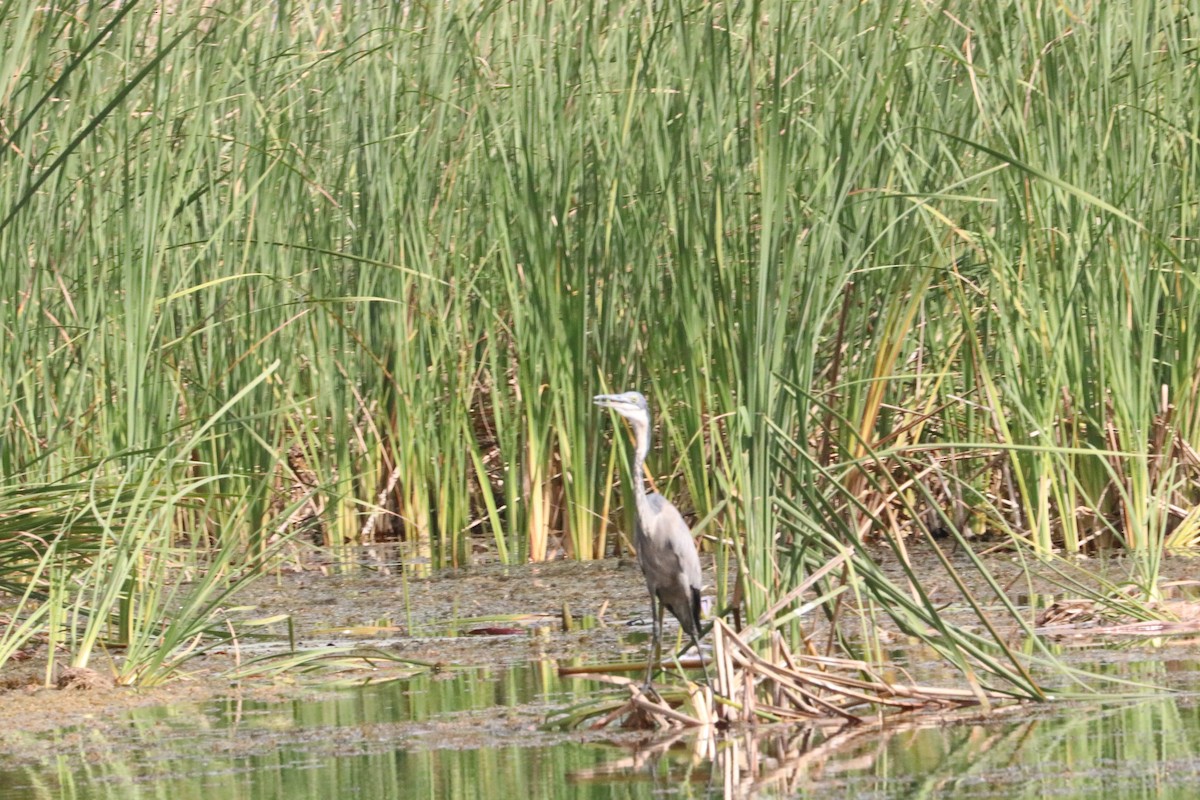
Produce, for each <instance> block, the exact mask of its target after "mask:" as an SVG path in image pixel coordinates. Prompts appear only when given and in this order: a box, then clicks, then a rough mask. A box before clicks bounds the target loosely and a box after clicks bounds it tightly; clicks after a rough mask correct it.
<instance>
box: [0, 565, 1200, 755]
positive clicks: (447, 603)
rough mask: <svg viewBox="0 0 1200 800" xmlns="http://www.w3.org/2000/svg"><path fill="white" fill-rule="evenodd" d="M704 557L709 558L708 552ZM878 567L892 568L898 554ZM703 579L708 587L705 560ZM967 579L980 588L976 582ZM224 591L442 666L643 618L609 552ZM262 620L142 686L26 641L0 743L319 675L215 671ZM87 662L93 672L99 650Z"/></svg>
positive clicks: (630, 629)
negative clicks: (60, 685)
mask: <svg viewBox="0 0 1200 800" xmlns="http://www.w3.org/2000/svg"><path fill="white" fill-rule="evenodd" d="M879 557H880V560H881V561H882V562H883V563H885V564H887V563H888V559H889V558H890V556H889V555H888V554H885V553H882V552H881V553H880V554H879ZM914 557H915V558H921V559H924V560H929V561H930V564H928V565H927V566H928V567H929V569H928V572H927V573H922V574H930V575H933V574H936V573H937V572H938V571H939V570H940V568H935V566H934V565H933V563H932V559H931V558H930V554H923V555H922V554H914ZM951 558H952V560H953V561H954V562H955V564H956V566H957V567H958V568H960V569H962V570H963V571H964V574H967V575H969V574H971V572H970V569H969V564H968V561H967V559H966V558H965V556H964V554H962V553H957V554H955V553H951ZM704 560H705V562H706V566H707V567H708V568H709V569H710V570H711V560H710V559H708V558H705V559H704ZM1195 563H1196V562H1195V560H1194V559H1191V558H1175V559H1170V560H1168V561H1167V562H1166V563H1165V565H1164V568H1163V573H1164V576H1165V578H1164V579H1165V580H1171V579H1186V578H1189V577H1190V576H1191V575H1192V574H1193V573H1194V565H1195ZM1096 566H1097V565H1096V564H1095V563H1092V564H1089V565H1088V567H1089V569H1094V568H1095V567H1096ZM989 568H990V569H992V571H993V574H994V575H995V577H996V579H997V581H998V582H999V583H1000V585H1001V586H1003V587H1004V588H1005V589H1006V591H1007V592H1008V594H1009V595H1010V597H1012V598H1014V599H1015V600H1016V601H1017V602H1019V603H1022V604H1025V603H1027V602H1029V599H1030V597H1031V596H1038V595H1045V596H1051V595H1054V594H1055V593H1058V594H1059V595H1061V592H1062V590H1061V589H1059V588H1058V587H1057V586H1056V584H1055V581H1054V580H1052V579H1051V576H1049V575H1047V576H1042V577H1035V578H1033V579H1032V580H1028V579H1027V576H1026V574H1025V572H1024V571H1023V569H1022V567H1021V565H1020V563H1019V562H1017V561H1016V560H1014V559H1013V558H1011V557H1010V556H1007V555H1004V554H999V555H996V556H992V557H990V559H989ZM888 569H889V572H894V573H895V574H894V575H893V576H892V577H893V578H894V579H897V580H899V579H900V570H899V568H898V567H895V566H893V567H889V568H888ZM1132 569H1133V565H1132V563H1130V562H1129V561H1128V560H1126V559H1120V558H1117V559H1109V560H1108V561H1107V562H1106V563H1105V564H1104V565H1103V570H1102V572H1103V573H1104V574H1105V575H1106V577H1107V579H1108V580H1110V581H1112V582H1114V583H1120V582H1121V581H1123V580H1125V579H1127V578H1128V577H1129V575H1130V574H1131V573H1132ZM388 572H390V574H387V573H388ZM705 582H706V584H707V585H708V586H709V587H710V588H709V590H708V591H709V592H710V593H711V592H712V589H711V586H712V584H713V580H712V575H711V572H710V573H709V574H708V575H707V576H706V580H705ZM928 587H929V588H931V590H932V591H931V593H932V595H933V598H934V601H935V602H938V603H947V604H950V605H948V606H947V608H946V609H945V612H944V613H945V614H947V615H956V614H961V613H962V609H956V608H955V607H954V606H953V604H954V603H955V602H956V601H957V599H958V594H957V590H956V589H955V588H954V586H953V583H952V582H951V581H950V580H949V579H945V580H941V579H933V580H930V582H929V583H928ZM980 592H981V595H986V590H985V589H983V587H980ZM234 601H235V602H236V603H237V607H236V608H234V609H230V612H229V613H230V616H231V618H232V619H234V620H252V619H262V618H267V617H272V616H276V615H281V614H287V615H290V616H291V618H292V632H291V633H292V634H293V635H294V636H295V640H296V646H297V648H299V649H319V648H322V647H330V646H334V645H344V644H348V643H358V644H363V645H371V646H375V647H379V648H380V649H382V650H385V651H386V652H388V653H389V654H392V655H393V656H395V657H397V658H401V659H412V660H414V661H419V662H424V663H427V664H430V665H432V666H433V668H434V669H435V670H446V671H451V670H453V669H454V668H457V667H467V666H475V665H497V666H499V665H512V664H521V663H528V662H533V661H539V662H547V661H549V662H557V663H580V662H587V663H597V662H612V661H621V660H626V661H637V660H640V659H642V658H644V646H645V645H644V634H641V635H639V632H643V631H644V627H643V626H645V625H646V624H648V608H647V599H646V594H645V586H644V584H643V582H642V578H641V574H640V572H639V571H638V569H637V566H636V564H634V563H633V562H630V561H625V560H616V559H609V560H604V561H597V562H588V563H577V562H567V561H557V562H549V563H543V564H525V565H519V566H512V567H506V566H502V565H497V564H486V563H485V564H481V565H478V566H471V567H467V568H463V569H457V570H450V571H446V572H441V573H437V574H434V575H429V576H424V577H418V576H406V575H404V574H402V573H400V572H396V571H393V570H387V569H385V570H383V571H380V570H379V569H378V568H376V567H354V568H350V567H347V566H341V567H338V566H336V565H323V566H322V567H321V568H319V569H318V568H313V569H310V570H307V571H302V572H293V573H281V574H279V575H276V576H267V577H264V578H262V579H261V580H259V581H258V582H257V583H255V584H253V585H252V586H250V587H249V588H248V589H246V590H245V591H243V592H242V593H241V594H239V595H238V596H237V597H236V598H234ZM998 613H1000V612H999V611H998ZM964 621H966V617H964ZM235 627H236V623H235ZM269 633H270V638H269V639H268V641H266V642H263V641H257V642H256V641H253V640H251V639H249V638H247V639H246V640H244V641H243V642H241V643H240V646H239V647H237V648H232V647H231V648H225V649H222V650H220V651H217V652H214V653H212V654H209V655H206V656H204V657H200V658H196V659H193V660H191V661H189V662H187V663H186V664H185V665H184V667H183V669H182V670H181V672H180V675H179V679H178V680H174V681H172V682H170V683H169V684H167V685H165V686H162V687H158V688H154V689H141V688H128V687H113V686H111V685H104V682H103V680H102V681H101V683H100V685H97V686H94V687H92V688H90V689H87V690H59V689H54V688H45V687H43V686H42V685H41V684H42V682H43V681H44V678H45V661H44V657H45V654H44V653H41V654H38V653H32V654H30V657H29V658H28V659H27V660H25V661H23V662H20V663H12V664H10V665H9V666H8V667H7V668H6V669H5V672H4V674H3V675H2V676H0V745H3V746H4V747H5V749H7V750H11V749H12V745H13V744H14V742H15V740H16V739H21V740H25V739H27V736H25V734H28V733H32V732H37V731H44V730H48V729H52V728H60V727H64V726H69V725H74V724H79V723H85V724H86V725H88V726H100V725H105V724H108V723H110V722H111V721H112V720H114V719H117V718H118V717H119V715H120V714H121V713H122V712H123V711H125V710H127V709H130V708H133V707H139V706H147V705H161V704H166V703H177V702H199V701H202V700H204V699H208V698H212V697H216V696H222V695H228V694H231V693H233V692H236V693H238V694H239V696H242V697H248V698H257V699H272V698H279V697H285V696H295V695H297V694H301V693H303V692H304V691H307V690H314V689H318V688H320V687H321V685H322V683H323V682H325V681H326V680H327V678H326V677H325V676H319V675H318V676H301V675H293V674H283V675H280V676H276V677H272V678H257V679H255V678H250V679H243V680H240V681H237V682H233V681H231V680H230V679H229V678H228V677H226V676H227V675H228V673H229V671H230V670H231V669H233V668H234V667H235V666H237V665H239V664H245V662H247V661H248V660H249V659H251V658H253V657H256V656H258V655H261V654H263V653H264V652H267V651H271V650H273V651H276V652H280V651H283V650H286V649H287V648H288V647H289V631H288V630H287V626H286V625H285V624H283V623H278V624H276V625H275V626H274V627H272V628H271V629H269ZM93 666H94V667H95V668H96V670H97V672H98V673H99V674H100V675H101V676H103V674H104V672H105V669H106V666H107V662H106V661H105V657H104V654H103V653H101V654H99V656H98V657H97V659H95V660H94V662H93ZM364 677H369V673H366V672H364Z"/></svg>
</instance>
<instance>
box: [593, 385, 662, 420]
mask: <svg viewBox="0 0 1200 800" xmlns="http://www.w3.org/2000/svg"><path fill="white" fill-rule="evenodd" d="M592 402H593V403H595V404H596V405H598V406H600V407H601V408H611V409H612V410H613V411H615V412H617V413H618V414H620V415H621V416H622V417H624V418H625V419H627V420H629V421H630V422H640V423H642V424H643V425H649V424H650V407H649V406H648V405H646V398H645V397H643V396H642V393H641V392H622V393H621V394H598V395H596V396H595V397H593V398H592Z"/></svg>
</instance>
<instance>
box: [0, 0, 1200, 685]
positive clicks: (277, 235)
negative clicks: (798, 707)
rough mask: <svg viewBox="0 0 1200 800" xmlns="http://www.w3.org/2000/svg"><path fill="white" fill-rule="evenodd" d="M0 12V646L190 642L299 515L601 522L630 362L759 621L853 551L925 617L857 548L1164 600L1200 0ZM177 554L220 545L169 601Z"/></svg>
mask: <svg viewBox="0 0 1200 800" xmlns="http://www.w3.org/2000/svg"><path fill="white" fill-rule="evenodd" d="M0 20H2V22H3V24H0V126H2V127H0V141H2V142H3V149H2V150H0V259H2V265H3V266H2V269H0V581H3V585H4V587H5V588H7V589H8V590H9V591H10V592H11V593H13V594H14V595H15V596H16V597H17V598H23V600H22V601H21V604H20V605H19V606H18V607H17V608H16V609H15V610H14V611H13V613H12V615H11V618H12V620H13V623H12V624H11V625H9V626H8V628H7V629H6V631H7V632H6V633H5V634H4V636H3V638H0V663H2V662H3V661H4V660H5V658H6V657H8V655H10V654H11V653H12V652H14V651H15V650H16V649H17V648H18V647H19V646H20V645H21V643H22V642H24V641H27V640H28V638H29V637H30V636H33V635H35V634H37V633H38V632H39V631H43V630H50V629H52V630H55V631H62V630H69V631H71V633H69V634H64V635H67V636H69V637H73V645H74V646H73V649H72V652H73V653H75V654H76V655H75V656H73V660H74V661H76V662H83V663H86V661H87V653H89V652H91V650H92V649H93V646H94V642H95V641H96V639H97V637H99V636H100V635H101V631H102V630H103V631H106V632H107V633H105V635H106V636H109V637H111V636H112V632H111V625H112V624H113V623H112V620H113V619H119V620H120V621H121V622H120V624H121V626H122V627H121V630H122V631H123V634H122V635H123V636H124V638H125V639H126V640H128V641H134V640H142V641H149V642H151V643H152V644H154V645H155V646H156V647H158V649H160V650H161V649H163V648H164V647H166V646H167V645H171V646H178V645H179V644H181V643H183V642H186V641H190V640H191V639H190V637H192V636H194V635H195V634H196V630H197V626H198V625H200V626H202V625H207V624H211V623H212V616H211V615H212V613H213V611H214V609H216V608H217V607H218V605H219V602H218V598H220V597H223V596H224V595H223V593H224V592H225V591H226V590H227V588H228V580H229V578H230V576H232V575H237V576H244V575H245V574H247V572H248V570H247V569H246V567H247V566H249V567H250V568H251V569H250V570H249V571H250V572H252V571H253V568H254V565H256V564H258V563H260V561H259V560H260V559H264V558H268V557H269V556H270V555H271V552H272V548H273V547H274V546H276V545H277V544H278V542H279V541H280V537H281V536H284V535H287V534H288V533H290V532H294V531H295V529H296V528H297V527H298V526H297V524H296V521H297V519H298V518H304V519H307V521H308V527H307V531H308V533H310V534H312V533H316V534H319V536H320V537H321V538H322V540H323V542H324V543H325V544H328V545H340V544H343V543H347V542H357V541H360V540H361V539H362V538H363V534H364V530H366V531H369V534H368V535H369V536H371V537H377V538H378V537H383V536H397V537H402V538H404V539H406V540H409V541H420V542H424V543H427V544H428V546H429V548H430V552H431V555H432V558H433V559H434V561H435V563H437V564H439V565H448V564H454V563H461V562H463V561H464V560H466V559H468V558H469V557H470V553H471V543H472V541H479V540H480V538H483V539H486V541H487V542H488V543H489V546H490V547H491V548H492V549H493V550H494V552H495V553H496V555H497V556H498V557H499V558H501V559H503V560H504V561H508V562H521V561H525V560H528V559H534V560H537V559H542V558H548V557H556V556H560V555H565V556H567V557H572V558H580V559H587V558H593V557H598V556H602V555H604V554H606V553H609V552H612V550H613V548H614V547H615V546H617V545H618V542H619V537H620V532H621V531H629V530H631V523H632V503H631V502H630V500H631V498H630V495H629V493H628V481H627V480H622V477H623V476H625V474H626V471H627V466H626V464H627V463H628V461H627V456H628V452H629V445H628V442H627V441H626V439H625V437H624V435H623V432H622V431H621V430H620V429H618V430H617V432H616V433H615V434H614V432H613V431H614V428H613V425H612V423H611V421H610V420H609V419H607V418H606V417H605V416H604V415H601V414H599V413H598V412H597V411H596V410H595V409H594V408H593V407H592V405H591V402H590V398H591V396H592V395H593V394H595V393H598V392H607V391H620V390H624V389H628V388H639V389H641V390H642V391H643V392H645V393H646V394H647V395H648V397H649V398H650V401H651V405H652V409H653V411H654V412H655V413H656V419H657V423H658V424H657V427H656V431H655V434H656V442H655V445H656V446H655V449H654V450H653V451H652V453H651V457H650V465H651V468H652V471H653V473H654V477H655V479H656V481H657V485H658V487H659V488H660V489H661V490H662V491H664V492H665V493H666V494H667V495H668V496H670V497H672V498H673V499H674V500H675V501H676V503H677V504H678V505H679V506H680V507H681V508H682V509H683V510H684V512H685V515H686V516H688V518H689V519H690V520H691V521H692V522H694V523H698V525H699V527H700V529H701V531H702V532H703V534H704V535H705V541H706V545H705V547H706V549H707V550H709V551H711V552H712V553H713V554H714V555H715V557H716V558H717V561H718V565H719V566H720V567H722V569H718V570H717V574H718V576H723V575H725V574H726V573H725V571H724V569H723V567H724V566H725V565H727V564H731V563H732V564H736V565H737V573H736V574H737V575H738V576H739V583H740V584H741V589H742V591H741V597H740V601H741V603H742V604H743V605H744V606H745V608H746V611H747V614H748V616H749V617H750V618H755V617H757V616H758V615H759V614H760V613H762V612H763V611H764V610H766V609H768V608H769V607H771V606H772V604H774V603H775V602H776V601H777V600H779V599H780V598H784V597H786V595H787V593H788V592H789V591H790V589H791V587H793V586H795V585H797V584H798V583H799V582H800V581H801V580H802V579H803V577H804V576H805V575H806V574H807V573H809V572H811V571H812V570H813V569H814V568H815V567H816V566H818V565H820V564H822V563H824V562H825V561H826V560H827V559H829V558H831V557H833V556H834V555H836V554H838V553H841V552H843V551H844V550H846V549H851V550H856V551H857V552H856V555H855V559H854V560H853V562H852V563H853V564H855V565H856V570H857V571H858V572H857V573H856V574H862V575H863V576H864V577H863V580H864V581H865V583H864V584H863V586H865V587H866V589H867V591H868V592H869V593H870V594H871V596H877V597H878V598H880V599H881V600H883V601H884V603H885V605H887V606H888V607H889V610H890V611H891V612H892V613H894V614H899V615H900V616H902V617H903V616H904V615H909V617H908V619H909V622H908V623H907V624H906V627H910V628H912V629H914V630H915V629H918V628H922V627H923V626H927V625H936V614H935V613H934V611H933V606H932V604H931V603H930V602H929V600H928V598H927V597H925V596H924V595H923V594H922V592H921V591H920V588H919V587H920V583H921V577H922V576H912V577H914V578H915V579H916V583H917V588H916V589H908V588H906V589H905V590H904V591H900V590H896V589H895V587H891V586H890V584H887V583H886V581H884V580H883V579H882V578H881V577H879V576H878V574H876V573H874V572H873V571H872V570H873V569H874V565H873V562H872V561H871V559H870V558H869V556H868V554H867V553H866V552H865V551H864V550H862V549H861V546H862V542H863V541H864V540H866V539H868V538H874V537H885V538H886V539H887V540H888V541H890V542H892V543H893V546H894V547H895V548H896V552H897V557H898V558H903V555H904V547H905V545H904V540H905V538H910V539H911V538H912V537H914V536H916V537H928V536H932V535H933V534H935V533H940V532H949V533H950V534H951V535H953V536H967V535H971V534H983V533H985V532H986V533H991V534H998V535H1000V536H1001V537H1007V539H1008V540H1010V541H1011V542H1013V543H1015V544H1016V545H1017V546H1019V547H1021V548H1028V549H1030V550H1032V551H1034V552H1036V553H1038V554H1043V555H1045V554H1049V553H1051V552H1052V551H1056V550H1059V551H1067V552H1076V551H1080V550H1083V549H1090V548H1096V547H1111V546H1118V547H1126V548H1131V549H1136V550H1138V551H1140V552H1144V553H1147V554H1149V555H1150V558H1149V559H1148V561H1147V562H1146V563H1147V564H1148V566H1147V567H1146V568H1145V571H1144V581H1143V584H1142V587H1141V588H1142V590H1143V593H1144V594H1145V595H1146V596H1152V595H1153V593H1154V590H1155V584H1154V577H1155V574H1156V566H1155V564H1156V562H1155V560H1154V559H1155V558H1157V556H1158V555H1159V554H1161V553H1162V552H1163V549H1164V548H1165V547H1167V546H1168V545H1179V544H1191V543H1193V542H1194V541H1195V539H1196V538H1197V536H1198V535H1200V511H1197V506H1196V503H1195V501H1196V499H1197V493H1198V492H1197V485H1196V470H1197V463H1198V462H1197V456H1196V448H1197V447H1198V446H1200V440H1198V437H1200V403H1197V392H1198V391H1200V371H1198V370H1197V369H1196V365H1197V342H1198V341H1200V340H1198V339H1197V337H1196V335H1195V333H1194V331H1195V330H1196V326H1197V325H1198V324H1200V303H1198V302H1197V301H1198V300H1200V286H1198V275H1200V273H1198V272H1197V269H1196V264H1197V252H1198V249H1200V246H1198V239H1197V236H1198V234H1200V223H1198V219H1197V211H1198V207H1197V202H1198V197H1200V194H1198V188H1200V187H1198V183H1200V158H1198V156H1200V114H1197V113H1196V109H1197V108H1198V107H1200V105H1198V103H1200V76H1198V75H1197V36H1198V35H1200V4H1197V3H1194V2H1192V3H1180V2H1132V3H1122V4H1113V3H1093V4H1083V5H1079V6H1078V7H1066V6H1062V5H1046V4H1041V3H1032V2H1013V3H997V4H988V3H969V2H961V3H960V2H946V3H925V2H886V1H883V2H870V3H858V4H843V3H832V4H831V3H812V2H748V3H732V4H728V3H720V4H710V3H699V2H688V1H685V0H675V1H669V2H660V3H654V2H616V3H600V2H579V3H543V2H521V1H520V0H517V1H515V2H464V3H455V2H449V3H445V2H433V3H417V2H407V3H392V2H379V3H349V4H347V3H340V2H316V1H315V0H314V1H311V2H278V3H272V4H261V3H248V2H245V3H241V2H222V1H218V2H196V1H194V0H180V2H177V3H173V4H171V5H170V6H167V5H164V4H162V3H154V2H149V1H148V0H142V2H137V0H134V1H133V2H126V3H123V4H110V3H101V2H84V3H77V2H70V3H66V2H58V1H57V0H52V2H48V3H42V4H33V3H20V2H12V0H9V1H8V2H0ZM614 442H615V445H616V446H615V448H614V447H613V443H614ZM305 509H307V511H306V510H305ZM931 541H932V540H931ZM170 567H182V568H184V569H187V570H192V571H194V572H196V573H197V574H205V575H209V576H217V577H214V578H212V579H211V585H207V586H205V584H203V583H202V584H201V586H202V588H204V591H202V592H195V591H193V589H191V588H189V589H186V590H185V591H186V592H188V595H187V597H188V602H189V603H192V604H193V605H190V606H188V608H189V609H190V610H189V614H190V618H191V619H192V620H193V624H192V626H191V627H188V626H187V625H184V626H183V629H181V630H179V631H175V632H168V631H167V630H166V629H165V627H164V623H163V622H162V620H163V619H164V613H165V612H164V610H165V609H167V608H168V607H171V604H172V603H174V604H175V605H178V601H177V599H172V598H168V597H165V596H163V593H164V592H166V590H165V589H163V588H161V587H163V586H165V585H166V584H165V583H164V582H163V581H162V577H163V574H164V572H163V570H165V569H168V568H170ZM872 576H874V577H872ZM206 580H207V579H206ZM718 589H719V593H720V602H721V603H722V604H725V603H726V602H728V601H729V599H730V597H731V595H732V593H733V592H732V587H731V586H728V585H726V584H725V582H724V581H723V580H720V585H719V587H718ZM47 598H53V599H54V601H53V602H44V601H45V600H46V599H47ZM798 602H799V601H798V600H797V599H795V598H793V600H792V603H791V606H789V604H787V603H785V604H784V606H785V608H786V607H793V606H795V605H796V603H798ZM184 616H188V615H184ZM67 620H69V621H71V622H72V623H74V624H73V625H70V626H66V627H64V626H63V625H61V624H58V623H64V622H65V621H67ZM18 623H19V624H18ZM79 631H85V633H79ZM86 631H91V633H86ZM139 632H140V633H139ZM55 635H57V634H55ZM946 635H947V636H948V637H951V638H955V637H956V636H957V634H953V635H952V634H951V632H948V631H947V632H946ZM956 641H957V639H956ZM960 645H962V643H961V642H959V644H956V645H954V646H953V647H950V649H951V650H954V649H955V647H958V646H960ZM962 646H964V647H966V648H967V651H970V650H971V647H973V645H969V644H968V645H962ZM79 654H83V655H82V656H80V655H79ZM959 655H960V656H961V653H960V654H959ZM971 657H972V658H974V657H975V656H974V655H972V656H971ZM963 658H964V659H965V656H964V657H963ZM967 660H969V659H967ZM963 663H964V669H968V667H966V666H965V664H966V660H964V662H963ZM160 666H161V665H160ZM156 668H157V667H156ZM137 669H141V668H140V667H138V668H134V667H130V670H131V674H129V675H127V676H125V677H126V678H127V679H130V680H133V679H137V678H138V677H139V676H140V675H141V673H137ZM133 673H136V674H133ZM152 673H153V669H151V670H150V673H147V674H152Z"/></svg>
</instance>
